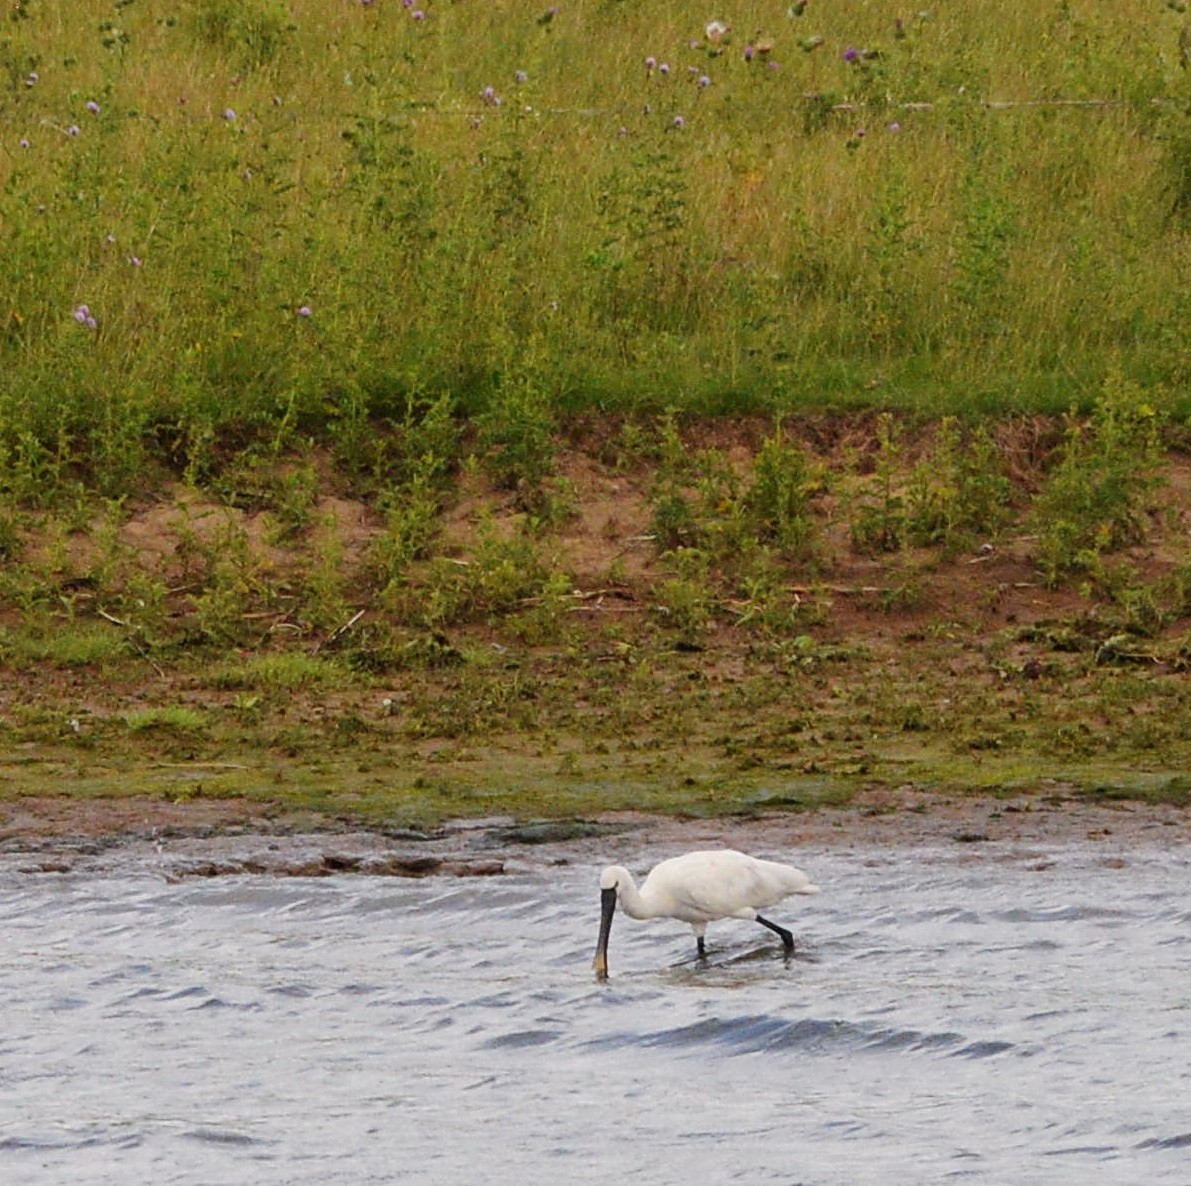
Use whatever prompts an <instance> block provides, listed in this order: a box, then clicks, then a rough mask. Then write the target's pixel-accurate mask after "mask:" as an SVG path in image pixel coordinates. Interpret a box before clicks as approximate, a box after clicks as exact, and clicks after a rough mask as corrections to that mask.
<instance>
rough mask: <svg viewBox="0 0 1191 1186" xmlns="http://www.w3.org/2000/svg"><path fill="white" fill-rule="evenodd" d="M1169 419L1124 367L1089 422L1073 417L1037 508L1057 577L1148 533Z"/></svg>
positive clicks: (1046, 556) (1047, 560)
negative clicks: (1161, 446) (1147, 513)
mask: <svg viewBox="0 0 1191 1186" xmlns="http://www.w3.org/2000/svg"><path fill="white" fill-rule="evenodd" d="M1161 423H1162V416H1161V414H1160V412H1159V411H1158V410H1157V409H1156V408H1155V407H1154V406H1153V404H1151V403H1150V402H1148V401H1147V399H1146V397H1145V394H1144V393H1143V392H1142V391H1141V390H1140V389H1139V388H1138V387H1137V386H1136V385H1135V384H1133V383H1130V382H1129V381H1127V380H1125V379H1124V378H1123V377H1122V376H1121V375H1120V374H1119V372H1118V373H1115V374H1113V375H1110V376H1109V378H1108V380H1107V381H1106V382H1105V385H1104V390H1103V392H1102V394H1101V396H1100V398H1099V399H1098V400H1097V402H1096V406H1095V408H1094V410H1093V413H1092V416H1091V419H1090V421H1089V422H1088V423H1086V424H1083V423H1080V422H1078V421H1076V420H1075V419H1074V418H1072V420H1071V422H1070V424H1069V427H1068V430H1067V437H1066V440H1065V441H1064V443H1063V447H1062V451H1061V455H1060V458H1059V462H1058V465H1057V466H1056V467H1055V468H1054V470H1053V471H1052V473H1051V475H1050V477H1049V479H1048V481H1047V483H1046V486H1045V488H1044V489H1043V490H1042V492H1041V494H1040V495H1039V496H1038V499H1037V500H1036V502H1035V505H1034V509H1033V514H1032V519H1033V523H1034V526H1035V528H1036V530H1037V532H1038V559H1039V563H1040V564H1041V566H1042V569H1043V572H1044V573H1045V574H1046V578H1047V580H1048V581H1050V582H1051V583H1052V584H1053V583H1056V582H1057V581H1059V579H1060V578H1061V577H1062V576H1064V575H1065V574H1068V573H1072V572H1078V571H1081V570H1082V571H1087V570H1089V569H1090V568H1092V567H1093V566H1094V564H1095V562H1096V559H1097V558H1098V557H1099V556H1100V555H1101V554H1102V553H1104V552H1111V551H1114V550H1115V549H1117V548H1120V547H1122V546H1123V545H1124V544H1127V543H1131V542H1134V541H1136V540H1138V539H1140V538H1141V537H1142V535H1143V533H1144V529H1145V510H1146V507H1147V506H1148V505H1149V497H1150V495H1151V494H1152V492H1153V490H1154V488H1155V487H1156V485H1157V483H1158V478H1157V475H1156V466H1157V462H1158V458H1159V432H1160V427H1161Z"/></svg>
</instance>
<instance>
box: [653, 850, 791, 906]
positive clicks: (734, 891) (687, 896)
mask: <svg viewBox="0 0 1191 1186" xmlns="http://www.w3.org/2000/svg"><path fill="white" fill-rule="evenodd" d="M668 889H669V892H670V897H671V901H672V903H673V907H674V913H675V916H676V917H679V918H690V919H707V920H710V919H715V918H731V917H733V916H734V915H742V916H744V917H751V914H750V911H756V910H759V909H764V908H765V907H767V906H772V905H773V904H774V903H775V902H780V901H781V900H782V898H784V897H785V896H786V894H785V891H784V890H783V888H782V887H781V886H780V884H778V883H777V882H776V881H775V879H774V878H773V877H772V876H769V875H767V871H766V869H765V867H764V865H763V864H762V863H761V862H758V861H754V860H752V859H751V858H748V857H744V856H742V855H741V854H739V853H730V852H724V853H719V852H712V853H692V854H690V855H689V859H684V863H683V867H682V868H676V869H675V870H674V876H673V878H672V879H670V882H669V886H668Z"/></svg>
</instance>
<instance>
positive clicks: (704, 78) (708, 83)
mask: <svg viewBox="0 0 1191 1186" xmlns="http://www.w3.org/2000/svg"><path fill="white" fill-rule="evenodd" d="M699 85H700V86H711V79H710V78H708V77H707V75H706V74H704V75H703V76H702V77H701V78H700V79H699Z"/></svg>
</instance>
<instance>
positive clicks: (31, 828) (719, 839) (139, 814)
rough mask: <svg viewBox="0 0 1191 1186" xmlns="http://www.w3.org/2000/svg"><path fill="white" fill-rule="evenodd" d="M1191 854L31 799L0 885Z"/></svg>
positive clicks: (1158, 824) (5, 829) (1185, 815)
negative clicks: (1080, 852)
mask: <svg viewBox="0 0 1191 1186" xmlns="http://www.w3.org/2000/svg"><path fill="white" fill-rule="evenodd" d="M1189 841H1191V813H1189V812H1188V811H1187V810H1186V809H1184V808H1179V807H1175V806H1171V805H1167V804H1147V803H1138V802H1127V801H1126V802H1112V803H1088V802H1080V801H1076V800H1072V799H1062V798H1059V797H1057V796H1056V797H1053V798H1043V797H1040V796H1037V795H1033V796H1026V795H1022V796H1016V797H1013V798H998V797H993V796H979V795H965V796H957V797H945V796H940V795H937V794H928V793H918V792H911V791H904V792H889V791H873V792H870V793H863V794H860V795H858V796H857V797H856V798H855V799H854V801H853V802H851V803H850V804H848V805H847V806H845V807H840V808H822V809H819V810H816V811H811V812H796V813H795V812H775V813H768V814H763V815H759V816H754V817H751V818H733V817H725V818H718V819H682V818H674V817H669V816H658V815H649V814H645V813H632V812H618V813H610V814H606V815H600V816H597V817H593V818H590V819H570V820H566V819H563V820H543V821H531V822H529V823H524V822H518V821H517V820H516V819H514V818H513V817H511V816H494V817H489V818H485V819H469V820H454V821H448V822H447V823H445V824H444V825H443V826H441V827H439V828H436V829H434V830H432V831H426V832H419V831H415V830H410V829H403V828H367V827H361V826H359V825H358V824H355V823H351V822H336V821H329V820H327V819H326V818H325V817H324V818H319V817H316V816H313V815H310V814H302V813H278V812H268V813H262V812H261V811H260V810H259V808H258V809H257V810H253V809H252V805H250V804H246V803H241V802H234V801H231V802H212V803H200V804H188V805H185V806H182V805H178V804H170V803H163V802H160V801H155V800H144V801H137V800H127V799H126V800H118V801H117V800H102V799H101V800H95V801H91V802H87V803H80V802H78V801H77V800H68V799H54V798H29V799H22V800H18V801H15V802H9V803H6V804H4V805H3V809H2V812H0V870H5V871H9V872H20V873H27V874H36V873H47V874H53V873H57V874H66V873H74V874H84V875H96V876H102V875H105V874H110V873H113V872H130V871H132V872H142V873H147V874H148V873H156V874H159V875H161V876H163V877H165V878H166V879H167V880H179V879H184V878H190V877H218V876H234V875H262V876H274V877H320V876H329V875H332V874H361V875H371V876H395V877H429V876H455V877H459V876H463V877H492V876H499V875H501V874H503V873H506V872H511V871H515V870H516V869H519V868H525V867H527V866H537V867H542V866H549V865H560V864H570V863H573V862H577V861H589V860H590V861H600V860H604V859H608V860H611V859H613V858H615V859H616V860H618V861H624V862H627V863H630V864H631V863H633V862H634V861H636V860H643V861H644V862H645V863H648V860H650V859H652V858H653V857H655V856H656V854H657V853H658V852H659V851H672V852H678V851H682V850H686V849H691V848H701V847H733V848H740V849H743V850H746V851H754V852H764V853H767V854H771V855H781V854H785V855H787V856H788V857H790V858H791V859H793V857H794V856H795V855H796V854H797V852H798V851H799V850H800V849H806V848H824V847H828V848H845V849H846V848H856V849H865V850H874V851H878V852H879V850H880V849H882V848H891V849H892V848H896V849H904V848H932V849H944V850H946V849H954V850H963V851H965V852H967V853H970V854H972V855H973V856H977V855H978V856H979V857H980V858H982V859H987V858H995V859H1006V860H1034V861H1043V862H1044V861H1045V859H1046V852H1047V850H1048V849H1051V848H1054V847H1059V846H1063V847H1071V846H1073V845H1081V846H1082V845H1086V846H1089V847H1091V848H1094V849H1095V850H1097V851H1098V852H1099V853H1100V854H1101V856H1102V859H1103V860H1104V861H1105V863H1107V864H1110V865H1119V864H1121V863H1126V862H1127V861H1128V857H1129V854H1130V852H1131V851H1133V850H1138V849H1142V848H1146V849H1152V848H1154V847H1178V846H1182V845H1185V844H1187V843H1188V842H1189Z"/></svg>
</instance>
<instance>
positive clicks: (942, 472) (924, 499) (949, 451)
mask: <svg viewBox="0 0 1191 1186" xmlns="http://www.w3.org/2000/svg"><path fill="white" fill-rule="evenodd" d="M1009 493H1010V483H1009V478H1008V477H1007V476H1006V474H1005V472H1004V466H1003V462H1002V460H1001V456H1000V453H999V452H998V450H997V447H996V443H995V442H994V441H993V439H992V437H991V436H990V435H989V433H988V431H987V429H985V428H983V427H979V428H977V429H975V430H973V431H971V432H970V433H969V434H968V435H967V436H966V437H965V435H964V433H963V430H962V429H961V427H960V424H959V422H958V421H957V420H956V419H955V418H954V417H951V416H948V417H944V419H943V420H942V422H941V423H940V425H939V432H938V437H937V439H936V441H935V444H934V447H933V449H932V450H931V451H930V454H929V455H928V456H927V457H926V458H925V459H924V460H923V461H922V462H921V463H920V464H919V465H917V466H916V467H915V468H914V470H913V472H912V473H911V474H910V478H909V481H908V483H907V488H906V495H905V530H906V536H907V538H908V540H909V541H910V542H911V543H914V544H918V545H930V544H940V545H942V546H943V547H945V548H947V549H951V550H954V549H957V548H962V547H967V546H969V545H970V544H971V543H972V542H973V541H974V540H975V539H976V538H977V537H978V536H986V537H987V536H990V535H994V534H995V533H996V532H997V531H998V530H999V529H1000V528H1001V527H1002V526H1004V524H1005V522H1006V520H1007V518H1008V503H1009Z"/></svg>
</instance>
